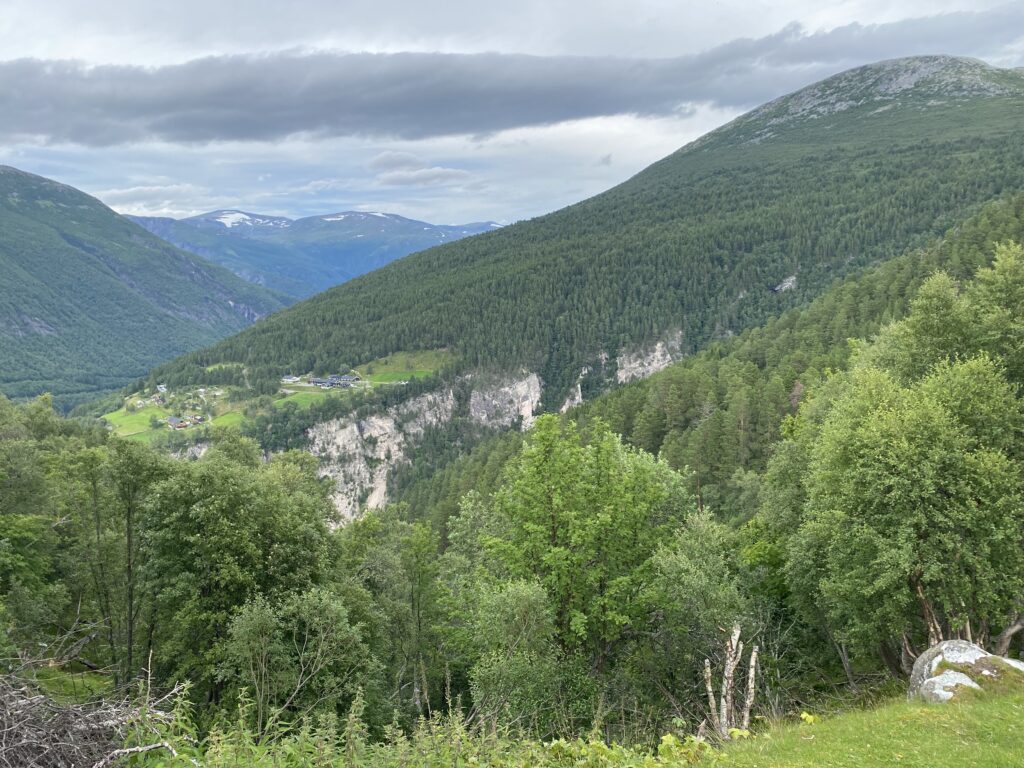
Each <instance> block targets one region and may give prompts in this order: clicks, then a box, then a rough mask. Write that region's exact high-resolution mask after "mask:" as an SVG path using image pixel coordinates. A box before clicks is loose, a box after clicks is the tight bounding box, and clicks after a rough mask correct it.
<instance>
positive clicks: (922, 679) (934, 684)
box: [907, 640, 1024, 702]
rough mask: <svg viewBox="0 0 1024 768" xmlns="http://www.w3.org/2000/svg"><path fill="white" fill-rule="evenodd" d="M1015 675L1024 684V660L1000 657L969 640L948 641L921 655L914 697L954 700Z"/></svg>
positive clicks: (913, 675) (912, 680)
mask: <svg viewBox="0 0 1024 768" xmlns="http://www.w3.org/2000/svg"><path fill="white" fill-rule="evenodd" d="M1006 678H1012V679H1016V680H1018V681H1019V682H1020V683H1021V684H1022V685H1024V661H1018V660H1016V659H1008V658H1006V657H1004V656H996V655H994V654H991V653H989V652H988V651H986V650H985V649H984V648H981V647H980V646H977V645H975V644H974V643H969V642H967V641H966V640H945V641H943V642H941V643H938V644H936V645H933V646H932V647H931V648H929V649H928V650H927V651H925V652H924V653H922V654H921V655H920V656H918V657H917V660H916V661H915V662H914V670H913V672H911V674H910V686H909V688H908V689H907V696H908V697H909V698H911V699H924V700H925V701H934V702H944V701H951V700H952V699H954V698H955V697H956V696H957V695H958V694H959V693H960V692H961V691H965V690H981V689H982V688H984V687H985V684H986V682H989V681H994V680H1002V679H1006Z"/></svg>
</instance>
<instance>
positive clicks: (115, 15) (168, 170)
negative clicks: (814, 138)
mask: <svg viewBox="0 0 1024 768" xmlns="http://www.w3.org/2000/svg"><path fill="white" fill-rule="evenodd" d="M931 53H948V54H956V55H964V56H974V57H977V58H981V59H984V60H985V61H988V62H989V63H991V64H995V65H998V66H1022V65H1024V0H1017V1H1016V2H1011V3H1005V2H986V0H973V2H965V1H964V0H928V2H923V1H922V0H905V1H904V2H901V3H898V4H894V3H892V2H891V0H888V1H886V2H881V1H880V0H850V1H848V2H827V3H822V2H821V1H820V0H818V1H817V2H811V1H810V0H785V1H783V2H770V3H765V2H759V0H720V1H718V2H716V1H715V0H708V1H707V2H703V3H688V2H683V0H630V1H629V2H625V1H623V2H612V1H611V0H516V2H490V3H488V2H480V0H448V1H447V2H443V3H432V2H427V1H426V0H375V1H374V2H365V1H364V2H358V3H356V2H349V0H292V1H291V2H281V0H273V1H272V2H268V1H265V0H248V1H247V2H244V3H243V2H223V1H221V0H203V2H199V1H198V0H171V1H170V2H168V0H162V2H150V0H134V2H114V1H112V0H93V1H92V2H88V3H86V2H82V0H45V2H41V1H40V0H31V1H27V0H0V163H5V164H9V165H14V166H17V167H19V168H22V169H24V170H27V171H32V172H35V173H40V174H43V175H46V176H50V177H53V178H56V179H58V180H60V181H63V182H66V183H68V184H71V185H73V186H76V187H79V188H80V189H84V190H85V191H87V192H89V193H91V194H94V195H96V196H97V197H99V198H100V199H101V200H103V201H104V202H106V203H107V204H108V205H111V206H112V207H114V208H116V209H117V210H120V211H122V212H126V213H139V214H152V215H167V216H176V217H180V216H187V215H191V214H195V213H200V212H203V211H207V210H211V209H215V208H241V209H243V210H249V211H255V212H260V213H273V214H280V215H289V216H302V215H313V214H326V213H333V212H336V211H341V210H349V209H363V210H384V211H390V212H396V213H400V214H404V215H407V216H411V217H415V218H422V219H425V220H428V221H434V222H437V223H461V222H468V221H477V220H485V219H493V220H497V221H513V220H516V219H519V218H525V217H530V216H535V215H538V214H541V213H545V212H547V211H550V210H554V209H556V208H559V207H562V206H564V205H566V204H569V203H572V202H576V201H578V200H580V199H583V198H585V197H588V196H590V195H593V194H595V193H597V192H600V191H602V190H604V189H607V188H608V187H610V186H613V185H614V184H616V183H618V182H620V181H623V180H624V179H626V178H628V177H629V176H631V175H633V174H634V173H636V172H637V171H639V170H641V169H642V168H643V167H645V166H646V165H648V164H650V163H651V162H653V161H655V160H657V159H658V158H660V157H663V156H664V155H667V154H669V153H670V152H672V151H673V150H675V149H677V148H679V147H680V146H682V145H683V144H685V143H687V142H688V141H690V140H692V139H694V138H696V137H697V136H700V135H701V134H703V133H705V132H707V131H708V130H711V129H712V128H715V127H717V126H718V125H721V124H722V123H724V122H726V121H728V120H730V119H731V118H733V117H735V116H736V115H738V114H740V113H742V112H744V111H746V110H748V109H750V108H752V107H754V106H757V105H758V104H760V103H762V102H764V101H767V100H769V99H771V98H774V97H776V96H779V95H782V94H784V93H787V92H789V91H792V90H794V89H796V88H799V87H800V86H803V85H806V84H809V83H811V82H814V81H816V80H819V79H821V78H823V77H826V76H828V75H830V74H834V73H836V72H839V71H841V70H844V69H848V68H850V67H853V66H857V65H859V64H865V63H869V62H872V61H877V60H879V59H887V58H895V57H900V56H910V55H916V54H931Z"/></svg>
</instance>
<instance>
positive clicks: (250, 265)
mask: <svg viewBox="0 0 1024 768" xmlns="http://www.w3.org/2000/svg"><path fill="white" fill-rule="evenodd" d="M129 218H130V219H132V221H134V222H136V223H137V224H139V225H141V226H143V227H145V228H146V229H148V230H149V231H150V232H152V233H153V234H155V235H157V236H158V237H161V238H163V239H164V240H167V241H168V242H169V243H172V244H173V245H176V246H178V247H179V248H183V249H185V250H186V251H191V252H192V253H195V254H197V255H199V256H202V257H203V258H206V259H209V260H210V261H212V262H214V263H216V264H220V265H221V266H223V267H227V268H228V269H230V270H231V271H232V272H234V273H235V274H237V275H239V276H240V277H242V278H244V279H246V280H248V281H249V282H253V283H257V284H259V285H264V286H267V287H269V288H273V289H274V290H277V291H280V292H282V293H285V294H288V295H289V296H293V297H295V298H305V297H307V296H310V295H312V294H314V293H317V292H318V291H322V290H325V289H327V288H330V287H331V286H334V285H337V284H338V283H343V282H345V281H347V280H351V279H352V278H353V277H356V276H358V275H362V274H365V273H366V272H370V271H372V270H374V269H377V268H378V267H382V266H384V265H385V264H387V263H389V262H391V261H394V260H395V259H398V258H401V257H402V256H406V255H408V254H410V253H413V252H415V251H421V250H424V249H426V248H430V247H432V246H435V245H438V244H440V243H446V242H452V241H455V240H459V239H461V238H463V237H467V236H469V235H475V234H479V233H481V232H489V231H491V230H493V229H496V228H498V226H499V225H498V224H495V223H493V222H489V221H488V222H479V223H474V224H464V225H460V226H445V225H439V224H428V223H427V222H424V221H416V220H414V219H407V218H405V217H404V216H398V215H397V214H393V213H377V212H367V211H343V212H341V213H333V214H329V215H325V216H307V217H305V218H301V219H289V218H285V217H283V216H268V215H265V214H259V213H247V212H245V211H238V210H220V211H212V212H210V213H204V214H201V215H199V216H193V217H191V218H187V219H169V218H160V217H144V216H130V217H129Z"/></svg>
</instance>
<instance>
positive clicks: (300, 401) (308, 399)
mask: <svg viewBox="0 0 1024 768" xmlns="http://www.w3.org/2000/svg"><path fill="white" fill-rule="evenodd" d="M339 391H342V390H336V389H315V388H310V389H304V390H303V391H301V392H293V393H292V394H290V395H285V396H284V397H282V398H279V399H277V400H275V401H274V406H275V407H280V406H282V405H284V404H285V403H295V404H296V405H297V406H299V408H309V406H310V405H312V404H313V403H318V402H320V401H321V400H323V399H324V398H325V397H327V396H328V395H330V394H335V395H336V394H338V392H339Z"/></svg>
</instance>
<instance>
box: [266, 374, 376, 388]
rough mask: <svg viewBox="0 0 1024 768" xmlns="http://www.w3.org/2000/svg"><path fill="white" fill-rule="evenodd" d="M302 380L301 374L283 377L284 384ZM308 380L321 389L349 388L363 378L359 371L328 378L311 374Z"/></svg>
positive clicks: (296, 382)
mask: <svg viewBox="0 0 1024 768" xmlns="http://www.w3.org/2000/svg"><path fill="white" fill-rule="evenodd" d="M301 381H302V377H301V376H283V377H282V378H281V383H282V384H298V383H299V382H301ZM307 381H308V383H309V384H310V385H311V386H314V387H319V388H320V389H348V388H349V387H351V386H353V385H354V384H355V383H356V382H357V381H362V379H361V377H360V376H359V374H358V373H346V374H344V375H338V374H334V375H331V376H328V377H327V378H320V377H317V376H310V377H309V378H308V379H307Z"/></svg>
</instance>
